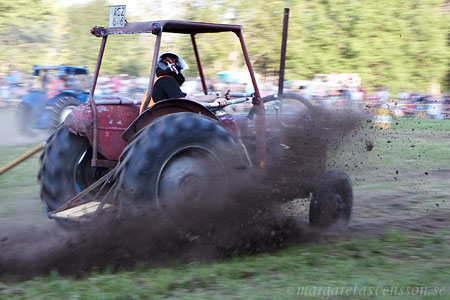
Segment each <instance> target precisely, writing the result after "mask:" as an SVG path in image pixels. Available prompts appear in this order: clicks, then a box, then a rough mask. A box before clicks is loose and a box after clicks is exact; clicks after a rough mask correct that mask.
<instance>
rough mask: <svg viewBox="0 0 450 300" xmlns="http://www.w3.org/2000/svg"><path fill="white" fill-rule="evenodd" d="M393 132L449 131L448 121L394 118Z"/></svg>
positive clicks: (449, 124) (449, 123)
mask: <svg viewBox="0 0 450 300" xmlns="http://www.w3.org/2000/svg"><path fill="white" fill-rule="evenodd" d="M392 129H394V130H413V129H414V131H416V130H417V131H423V130H425V131H433V130H435V131H450V120H433V119H419V118H394V119H393V120H392Z"/></svg>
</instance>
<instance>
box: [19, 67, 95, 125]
mask: <svg viewBox="0 0 450 300" xmlns="http://www.w3.org/2000/svg"><path fill="white" fill-rule="evenodd" d="M32 75H33V76H32V79H31V80H30V83H29V89H28V93H27V94H26V95H25V96H24V97H23V98H22V101H21V102H20V104H19V105H18V107H17V112H16V116H17V122H18V127H19V129H20V130H21V131H22V132H23V133H30V132H31V130H32V129H48V130H50V131H53V130H54V129H55V128H56V127H58V125H59V124H61V123H62V122H63V121H64V120H65V118H66V117H67V115H68V114H69V113H70V112H71V111H72V110H73V109H74V108H75V107H77V106H78V105H79V104H81V103H84V102H86V101H87V99H88V97H89V92H88V90H89V84H90V83H89V81H90V80H89V72H88V70H87V69H86V68H78V67H72V66H67V65H60V66H34V67H33V74H32Z"/></svg>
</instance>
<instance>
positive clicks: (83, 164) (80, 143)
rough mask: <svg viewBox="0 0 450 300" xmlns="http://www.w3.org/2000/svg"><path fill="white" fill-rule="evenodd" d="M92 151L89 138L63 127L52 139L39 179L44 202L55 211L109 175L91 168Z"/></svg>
mask: <svg viewBox="0 0 450 300" xmlns="http://www.w3.org/2000/svg"><path fill="white" fill-rule="evenodd" d="M91 158H92V148H91V147H90V145H89V142H88V140H87V139H86V138H84V137H81V136H77V135H75V134H72V133H70V132H69V131H68V130H67V128H66V127H65V126H64V125H60V126H59V127H58V128H57V129H56V130H55V132H54V133H53V134H52V135H51V136H50V137H49V139H48V140H47V143H46V145H45V148H44V152H43V154H42V155H41V158H40V160H41V168H40V170H39V175H38V179H39V181H40V183H41V195H40V196H41V200H42V201H43V202H44V203H45V204H46V206H47V209H48V211H53V210H55V209H57V208H58V207H60V206H61V205H63V204H64V203H66V202H67V201H68V200H70V199H71V198H73V197H74V196H75V195H77V194H78V193H80V192H81V191H82V190H84V189H85V188H87V187H88V186H89V185H91V184H92V183H94V182H95V181H96V180H97V179H99V178H100V177H101V176H103V175H104V174H106V172H107V170H105V169H104V168H95V167H91V165H90V162H91Z"/></svg>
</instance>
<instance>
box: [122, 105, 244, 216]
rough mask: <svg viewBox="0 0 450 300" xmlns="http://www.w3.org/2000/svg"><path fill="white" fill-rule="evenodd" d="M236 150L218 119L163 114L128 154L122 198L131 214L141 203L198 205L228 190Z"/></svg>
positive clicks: (195, 115)
mask: <svg viewBox="0 0 450 300" xmlns="http://www.w3.org/2000/svg"><path fill="white" fill-rule="evenodd" d="M235 149H236V146H235V143H234V141H233V140H232V138H231V136H230V135H229V134H228V132H227V131H226V130H225V129H223V128H222V127H221V126H220V124H218V123H217V122H216V121H214V120H212V119H209V118H207V117H204V116H202V115H199V114H193V113H174V114H170V115H166V116H163V117H161V118H159V119H157V120H156V121H154V122H153V123H151V124H150V125H148V126H147V127H145V128H144V129H142V130H141V131H140V132H138V133H137V136H136V137H135V138H134V140H133V141H132V142H131V143H130V144H129V145H128V147H127V148H126V149H125V150H124V153H123V154H122V156H123V161H122V162H121V164H120V165H119V167H118V174H119V175H118V190H117V192H116V198H118V201H120V203H122V204H125V205H126V206H128V209H131V211H133V209H135V208H136V205H135V204H136V203H152V204H156V205H163V206H164V205H166V204H170V203H177V204H178V203H180V202H178V201H182V202H188V203H192V204H193V205H196V204H198V203H201V201H203V200H207V198H208V197H209V198H215V197H216V196H217V195H220V194H221V193H222V192H225V191H226V190H227V189H228V184H229V180H230V176H229V171H230V170H231V169H232V168H233V165H232V162H233V161H235V158H236V156H238V155H237V154H236V152H235ZM128 199H132V201H133V202H130V201H128ZM174 200H176V202H173V201H174ZM133 203H134V204H133Z"/></svg>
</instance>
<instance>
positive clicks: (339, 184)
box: [309, 170, 353, 227]
mask: <svg viewBox="0 0 450 300" xmlns="http://www.w3.org/2000/svg"><path fill="white" fill-rule="evenodd" d="M352 207H353V188H352V182H351V180H350V177H349V176H348V175H347V174H345V173H344V172H342V171H339V170H333V171H328V172H326V173H325V174H324V175H323V176H322V178H320V179H319V180H318V181H317V182H316V184H315V185H314V188H313V192H312V196H311V203H310V207H309V224H310V225H311V226H318V227H328V226H331V225H333V224H337V223H341V224H344V225H347V224H348V222H349V221H350V217H351V214H352Z"/></svg>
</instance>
